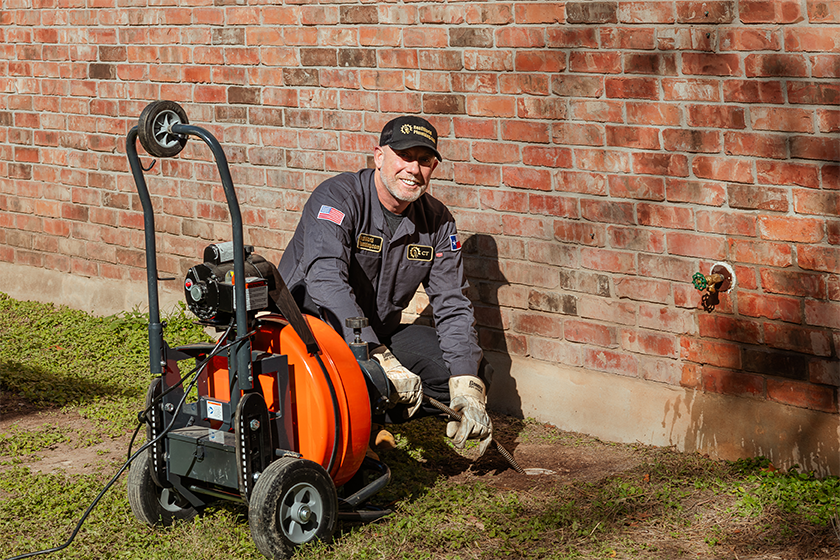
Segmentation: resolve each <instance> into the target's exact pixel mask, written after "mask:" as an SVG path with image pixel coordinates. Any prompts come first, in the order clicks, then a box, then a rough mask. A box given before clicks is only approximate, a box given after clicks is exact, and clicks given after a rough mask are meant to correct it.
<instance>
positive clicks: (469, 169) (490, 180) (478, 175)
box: [454, 163, 501, 187]
mask: <svg viewBox="0 0 840 560" xmlns="http://www.w3.org/2000/svg"><path fill="white" fill-rule="evenodd" d="M500 171H501V170H500V169H499V167H498V166H497V165H477V164H463V163H460V164H459V163H456V164H455V174H454V179H455V182H456V183H461V184H464V185H487V186H491V187H493V186H498V185H499V182H500Z"/></svg>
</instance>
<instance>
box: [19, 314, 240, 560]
mask: <svg viewBox="0 0 840 560" xmlns="http://www.w3.org/2000/svg"><path fill="white" fill-rule="evenodd" d="M228 333H230V327H229V328H228V330H227V331H226V332H225V335H227V334H228ZM224 339H225V337H224V336H223V337H221V338H220V339H219V343H217V344H216V347H215V348H214V349H213V351H212V352H211V353H210V354H208V355H207V357H206V358H205V359H204V360H203V361H202V363H201V365H200V366H196V367H194V368H193V369H192V372H196V374H195V376H194V377H193V380H192V381H190V384H189V386H188V387H187V389H186V390H185V391H184V395H183V396H182V397H181V401H180V402H179V403H178V406H177V407H175V412H174V413H173V415H172V420H170V421H169V425H168V426H166V427H165V428H164V429H163V431H161V433H160V434H159V435H158V436H157V437H155V438H152V439H151V440H150V441H148V442H146V443H144V444H143V445H142V446H140V449H138V450H137V452H136V453H134V455H132V456H130V457H129V458H128V460H127V461H126V462H125V463H124V464H123V465H122V467H120V469H119V470H118V471H117V473H116V474H115V475H114V476H113V477H112V478H111V480H109V481H108V483H107V484H106V485H105V487H104V488H102V490H101V491H100V492H99V494H98V495H97V496H96V498H94V499H93V501H92V502H91V503H90V505H89V506H88V507H87V509H86V510H85V512H84V513H83V514H82V517H81V518H80V519H79V521H78V523H76V527H75V529H73V532H72V533H71V534H70V537H69V538H68V539H67V540H66V541H65V542H64V543H63V544H61V545H60V546H57V547H54V548H50V549H46V550H38V551H35V552H28V553H26V554H21V555H19V556H12V557H11V558H7V559H6V560H23V559H24V558H32V557H34V556H41V555H44V554H52V553H54V552H59V551H61V550H64V549H65V548H67V547H68V546H70V545H71V544H72V543H73V541H74V540H75V539H76V535H78V533H79V531H80V530H81V528H82V525H84V523H85V521H87V518H88V516H89V515H90V514H91V512H92V511H93V509H94V508H95V507H96V506H97V504H99V501H100V500H101V499H102V498H103V496H105V494H106V493H107V492H108V490H110V489H111V487H112V486H113V485H114V484H115V483H116V482H117V480H119V478H120V476H122V474H123V473H124V472H125V470H126V469H127V468H128V466H129V465H130V464H131V463H132V462H133V461H134V460H135V459H136V458H137V456H138V455H140V454H141V453H142V452H143V451H145V450H146V449H148V448H149V447H151V446H152V445H154V444H155V443H157V442H158V441H160V439H161V438H163V437H164V436H165V435H166V434H168V433H169V432H170V431H171V430H172V427H173V426H174V425H175V420H177V419H178V411H180V410H181V408H182V407H183V406H184V403H185V402H186V400H187V395H188V394H189V392H190V391H191V390H192V388H193V386H194V385H195V384H196V382H197V381H198V378H199V376H200V373H201V370H202V369H203V368H204V367H205V366H206V365H207V363H208V362H209V360H210V358H212V357H213V356H215V355H216V354H218V353H219V352H220V351H221V350H223V349H224V348H227V347H229V346H230V345H232V344H235V343H236V342H238V341H239V340H240V339H238V338H237V339H235V340H233V341H231V342H230V343H229V344H226V345H224V346H222V345H221V342H222V341H223V340H224ZM189 375H190V373H187V374H186V375H185V376H184V377H182V378H181V381H180V382H179V383H178V385H181V384H183V381H184V379H186V377H187V376H189ZM178 385H173V387H177V386H178ZM164 394H165V393H164ZM162 396H163V394H161V395H159V397H162ZM155 400H157V399H155ZM153 402H154V401H153ZM149 408H151V406H150V407H148V408H147V409H146V410H145V411H144V412H143V414H144V415H145V413H146V412H148V410H149ZM138 429H139V426H138ZM135 435H136V432H135ZM133 440H134V438H133V437H132V441H133Z"/></svg>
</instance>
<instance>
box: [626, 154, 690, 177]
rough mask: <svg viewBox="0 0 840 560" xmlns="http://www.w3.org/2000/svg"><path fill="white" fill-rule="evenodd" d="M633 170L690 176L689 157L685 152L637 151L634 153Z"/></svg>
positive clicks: (645, 172) (635, 171) (655, 173)
mask: <svg viewBox="0 0 840 560" xmlns="http://www.w3.org/2000/svg"><path fill="white" fill-rule="evenodd" d="M633 172H634V173H642V174H649V175H668V176H671V177H688V158H687V157H686V156H684V155H683V154H666V153H661V152H660V153H646V152H637V153H635V154H633Z"/></svg>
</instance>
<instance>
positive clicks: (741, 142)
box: [723, 132, 787, 159]
mask: <svg viewBox="0 0 840 560" xmlns="http://www.w3.org/2000/svg"><path fill="white" fill-rule="evenodd" d="M723 151H724V153H726V154H727V155H730V156H755V157H760V158H772V159H785V158H786V157H787V143H786V137H785V136H782V135H778V134H755V133H751V132H725V133H724V134H723Z"/></svg>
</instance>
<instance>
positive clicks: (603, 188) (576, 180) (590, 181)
mask: <svg viewBox="0 0 840 560" xmlns="http://www.w3.org/2000/svg"><path fill="white" fill-rule="evenodd" d="M556 180H557V190H558V191H563V192H578V193H583V194H593V195H605V194H607V181H606V178H605V177H604V176H603V175H601V174H600V173H581V172H573V171H559V172H558V173H557V176H556Z"/></svg>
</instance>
